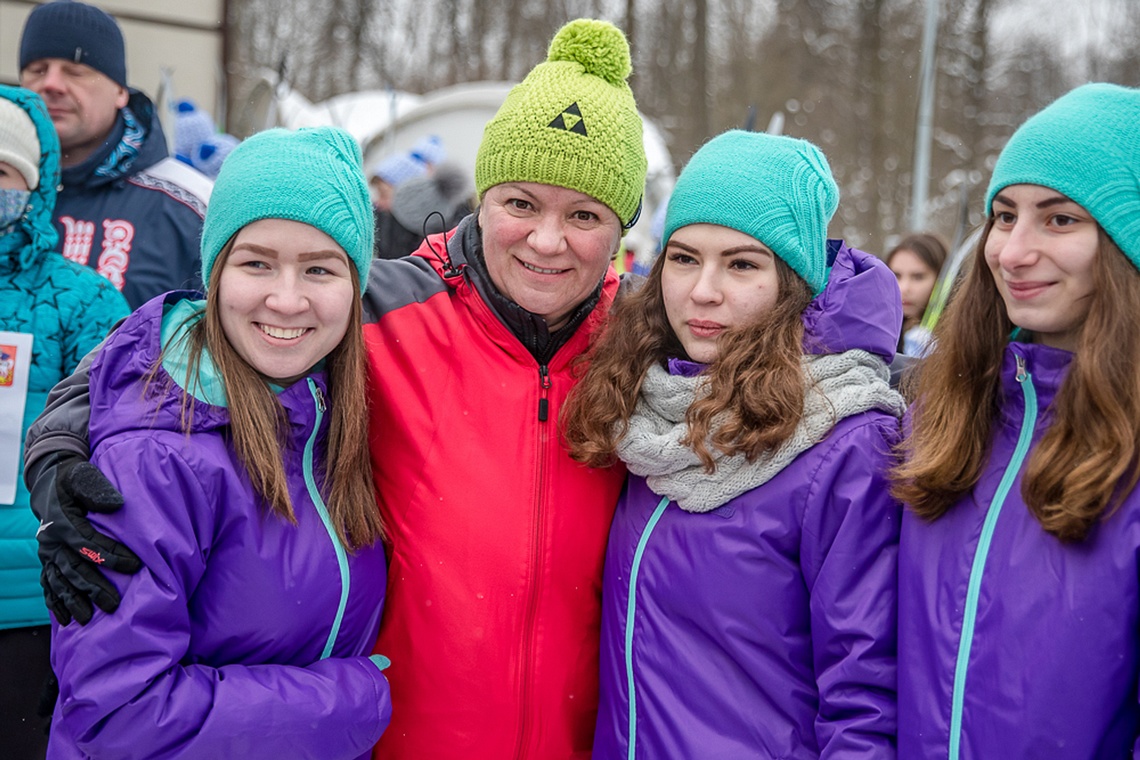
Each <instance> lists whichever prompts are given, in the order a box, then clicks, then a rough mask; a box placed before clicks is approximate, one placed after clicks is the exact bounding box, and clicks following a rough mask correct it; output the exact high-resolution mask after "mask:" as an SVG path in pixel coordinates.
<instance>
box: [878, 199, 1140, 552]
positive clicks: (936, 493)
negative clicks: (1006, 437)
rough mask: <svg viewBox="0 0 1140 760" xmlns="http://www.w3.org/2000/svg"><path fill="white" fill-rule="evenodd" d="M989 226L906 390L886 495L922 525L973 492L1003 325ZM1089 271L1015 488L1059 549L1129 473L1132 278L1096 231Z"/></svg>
mask: <svg viewBox="0 0 1140 760" xmlns="http://www.w3.org/2000/svg"><path fill="white" fill-rule="evenodd" d="M992 226H993V219H992V218H991V219H990V220H989V221H988V222H987V224H986V228H985V230H984V231H983V234H982V237H981V240H980V241H979V242H978V247H977V249H976V251H975V252H974V256H973V265H972V267H971V269H970V271H969V272H968V273H967V275H966V277H965V278H964V280H963V282H962V283H961V285H960V286H959V288H958V292H957V293H955V294H954V296H953V297H952V299H951V302H950V305H949V306H948V308H947V310H946V313H945V315H944V316H943V318H942V320H940V321H939V324H938V326H937V328H936V329H935V340H936V344H935V345H936V348H935V351H934V352H933V353H932V354H931V355H930V356H928V357H927V358H926V359H925V360H924V364H923V366H922V368H921V370H920V372H919V373H918V374H917V375H914V376H912V377H911V378H910V385H909V386H908V388H907V391H908V396H912V397H914V398H916V399H917V400H916V402H915V404H914V405H913V407H912V420H911V422H912V424H911V431H910V433H909V434H908V435H907V437H906V438H905V439H904V441H903V443H902V446H901V455H902V461H901V462H900V463H899V464H898V465H897V466H896V467H895V469H894V471H893V472H892V481H893V486H892V493H893V494H894V495H895V497H896V498H898V499H899V500H901V501H903V502H904V503H906V504H908V505H909V506H910V508H911V509H913V510H914V511H915V512H916V513H917V514H919V515H921V516H922V517H925V518H927V519H929V520H934V519H937V518H939V517H941V516H942V515H943V514H945V513H946V512H947V511H948V510H949V509H950V508H951V506H953V505H954V503H955V502H957V501H958V500H959V498H960V497H961V496H962V495H963V494H965V493H966V492H967V491H969V490H970V489H971V488H973V487H974V486H975V485H976V484H977V482H978V479H979V478H980V477H981V473H982V470H983V468H984V467H985V464H986V460H987V458H988V455H989V448H990V440H991V434H992V428H993V423H994V420H995V419H996V417H997V414H998V404H999V387H1000V371H1001V363H1002V356H1003V353H1004V351H1005V346H1006V344H1007V342H1008V336H1009V335H1010V333H1011V332H1012V331H1013V329H1014V324H1013V323H1012V322H1011V321H1010V319H1009V315H1008V314H1007V313H1006V309H1005V302H1004V301H1003V300H1002V298H1001V294H1000V293H999V292H998V289H997V286H996V284H995V283H994V279H993V275H992V274H991V272H990V270H989V267H988V266H987V265H986V262H985V244H986V238H987V237H988V236H989V233H990V229H991V227H992ZM1093 266H1094V285H1095V292H1094V293H1093V295H1092V298H1091V302H1090V304H1089V313H1088V316H1087V318H1086V319H1085V323H1084V325H1083V326H1082V328H1081V333H1080V336H1079V337H1078V340H1077V346H1078V347H1077V350H1076V353H1075V355H1074V356H1073V360H1072V363H1071V364H1070V366H1069V370H1068V374H1067V376H1066V378H1065V380H1064V382H1063V383H1062V385H1061V388H1060V390H1059V391H1058V393H1057V396H1056V398H1055V399H1054V401H1053V403H1052V404H1051V405H1050V407H1049V409H1048V412H1047V413H1048V414H1049V415H1050V417H1051V424H1050V426H1049V429H1048V430H1047V431H1046V433H1045V434H1044V435H1043V436H1042V438H1041V441H1040V443H1038V445H1037V446H1036V447H1035V448H1034V450H1033V451H1032V453H1031V454H1030V456H1029V461H1028V464H1027V466H1026V471H1025V476H1024V478H1023V480H1022V488H1021V494H1022V498H1023V499H1024V500H1025V504H1026V505H1027V506H1028V508H1029V510H1030V511H1031V512H1032V513H1033V515H1034V516H1035V517H1036V518H1037V520H1038V521H1039V522H1040V523H1041V526H1042V527H1043V528H1044V529H1045V530H1046V531H1048V532H1049V533H1052V534H1053V535H1055V536H1057V538H1059V539H1061V540H1062V541H1081V540H1083V539H1084V538H1085V537H1086V536H1087V535H1088V533H1089V531H1090V530H1091V528H1092V526H1093V525H1094V524H1095V523H1096V522H1097V521H1098V520H1100V519H1101V518H1102V517H1106V516H1108V515H1110V514H1112V512H1113V511H1114V510H1115V509H1116V508H1117V507H1119V505H1120V503H1121V502H1122V500H1123V498H1124V497H1125V496H1127V494H1128V493H1129V492H1130V491H1131V490H1132V489H1133V488H1134V487H1135V485H1136V482H1137V478H1138V475H1140V471H1138V469H1137V459H1138V453H1140V452H1138V448H1137V446H1138V444H1137V442H1138V441H1140V331H1137V330H1136V328H1135V324H1134V320H1133V319H1132V317H1133V315H1135V314H1140V275H1138V273H1137V272H1136V269H1135V267H1133V266H1132V264H1131V263H1130V262H1129V261H1128V260H1127V259H1126V258H1125V257H1124V255H1123V254H1122V253H1121V252H1120V249H1119V248H1118V247H1117V246H1116V245H1115V244H1114V243H1113V242H1112V239H1111V238H1109V237H1108V235H1106V234H1105V233H1104V231H1103V230H1099V242H1098V250H1097V255H1096V261H1095V263H1094V265H1093ZM1029 337H1031V336H1029Z"/></svg>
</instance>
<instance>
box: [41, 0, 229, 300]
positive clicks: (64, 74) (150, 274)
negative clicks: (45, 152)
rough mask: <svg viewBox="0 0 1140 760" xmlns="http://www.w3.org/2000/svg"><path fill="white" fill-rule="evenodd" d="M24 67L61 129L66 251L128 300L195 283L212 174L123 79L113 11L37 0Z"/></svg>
mask: <svg viewBox="0 0 1140 760" xmlns="http://www.w3.org/2000/svg"><path fill="white" fill-rule="evenodd" d="M19 67H20V84H21V85H23V86H24V87H27V88H28V89H30V90H33V91H35V92H36V93H38V94H39V95H40V97H41V98H43V100H44V102H45V103H46V104H47V107H48V113H49V114H50V116H51V120H52V123H53V124H54V125H55V129H56V133H57V134H58V135H59V142H60V148H61V150H62V156H61V165H62V167H63V177H62V185H63V189H62V191H61V192H60V194H59V199H58V202H57V204H56V208H55V217H54V221H55V225H56V228H57V229H58V230H59V235H60V240H61V241H62V249H63V255H64V256H65V257H66V258H68V259H71V260H72V261H74V262H76V263H79V264H86V265H87V266H90V267H92V268H94V269H95V270H96V271H98V272H99V273H100V274H101V275H103V276H104V277H106V278H107V279H109V280H110V281H111V282H112V283H114V284H115V287H117V288H118V289H119V290H121V291H122V292H123V295H124V296H126V299H127V302H128V303H129V304H130V306H131V308H135V307H137V306H139V305H141V304H142V303H143V302H144V301H146V300H147V299H148V298H150V297H151V296H154V295H157V294H158V293H162V292H164V291H167V290H172V289H174V288H179V287H186V286H190V287H196V286H197V272H198V236H199V234H200V232H201V230H202V217H203V215H204V213H205V210H206V201H207V200H208V199H209V196H210V188H211V187H212V184H211V182H210V180H209V179H207V178H206V177H205V176H203V175H202V174H200V173H199V172H196V171H194V170H193V169H191V168H190V167H188V166H186V165H185V164H182V163H180V162H178V161H175V160H174V159H172V158H170V157H169V155H168V153H167V148H166V137H165V136H164V135H163V133H162V127H161V126H160V125H159V122H158V115H157V113H156V112H155V108H154V104H153V103H152V102H151V101H150V99H149V98H147V96H146V95H144V94H143V93H141V92H139V91H138V90H135V89H132V88H130V87H128V86H127V63H126V50H125V47H124V45H123V34H122V32H121V31H120V30H119V25H118V24H117V23H116V22H115V20H114V19H113V18H111V16H109V15H107V14H106V13H105V12H103V11H102V10H100V9H98V8H96V7H95V6H92V5H87V4H85V3H80V2H72V1H71V0H55V1H54V2H50V3H46V4H44V5H39V6H37V7H36V8H35V9H33V10H32V12H31V13H30V14H29V15H28V20H27V22H26V24H25V25H24V31H23V33H22V35H21V37H20V53H19Z"/></svg>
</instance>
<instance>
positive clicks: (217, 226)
mask: <svg viewBox="0 0 1140 760" xmlns="http://www.w3.org/2000/svg"><path fill="white" fill-rule="evenodd" d="M361 164H362V161H361V156H360V146H359V145H358V144H357V142H356V140H354V139H353V138H352V135H350V134H349V133H348V132H346V131H344V130H343V129H340V128H338V127H313V128H309V129H298V130H296V131H293V130H288V129H270V130H267V131H265V132H259V133H258V134H256V135H253V136H252V137H250V138H249V139H247V140H245V141H243V142H242V143H241V144H240V145H238V146H237V147H236V148H234V149H233V151H232V152H231V153H230V154H229V156H228V157H227V158H226V160H225V162H224V163H223V164H222V170H221V172H220V173H219V174H218V179H217V180H216V181H215V182H214V191H213V193H211V195H210V205H209V206H208V207H207V208H206V220H205V222H204V224H203V226H202V282H203V283H208V282H209V278H210V270H211V269H213V267H214V260H215V259H216V258H217V257H218V253H219V252H220V251H221V250H222V248H224V247H225V245H226V243H228V242H229V240H230V238H232V237H233V236H234V235H236V234H237V232H238V230H240V229H241V228H242V227H245V226H246V225H247V224H251V223H253V222H256V221H258V220H260V219H289V220H291V221H294V222H302V223H303V224H308V225H311V226H313V227H316V228H317V229H318V230H320V231H321V232H323V233H325V234H326V235H328V236H329V237H331V238H332V239H333V240H335V241H336V242H337V244H338V245H339V246H340V247H341V248H343V249H344V250H345V253H347V254H348V257H349V258H350V259H352V263H353V264H355V265H356V272H357V274H358V275H359V276H360V289H361V291H363V290H364V288H365V284H366V283H367V280H368V268H369V267H370V266H371V264H372V235H373V232H372V226H373V220H372V204H371V202H370V201H369V198H368V186H367V184H365V181H364V170H363V168H362V165H361Z"/></svg>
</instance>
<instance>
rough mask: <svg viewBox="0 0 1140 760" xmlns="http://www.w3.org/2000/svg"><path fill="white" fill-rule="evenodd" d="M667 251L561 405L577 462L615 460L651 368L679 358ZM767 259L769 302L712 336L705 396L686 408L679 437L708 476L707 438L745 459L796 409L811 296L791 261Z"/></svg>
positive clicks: (786, 426)
mask: <svg viewBox="0 0 1140 760" xmlns="http://www.w3.org/2000/svg"><path fill="white" fill-rule="evenodd" d="M666 256H667V254H662V255H661V256H658V257H657V260H656V261H655V262H654V264H653V268H652V269H651V270H650V272H649V276H648V278H647V279H646V282H645V284H644V285H642V287H641V288H640V289H639V290H638V291H636V292H635V293H632V294H630V295H627V296H624V297H623V298H621V299H619V300H618V303H617V304H616V305H615V306H614V308H613V310H612V311H611V313H610V317H609V319H608V321H607V323H606V326H605V328H604V329H603V330H602V331H601V334H600V335H599V337H598V338H597V339H596V340H595V342H594V344H593V345H592V346H591V347H590V350H589V352H588V353H587V355H586V356H585V357H584V360H583V364H584V366H585V367H586V368H585V371H584V373H583V375H582V377H581V380H580V381H579V382H578V384H577V385H575V386H574V388H573V389H572V390H571V391H570V396H569V398H568V399H567V401H566V404H565V406H564V407H563V409H562V415H561V421H562V429H563V433H564V435H565V438H566V443H567V445H568V447H569V450H570V456H572V457H573V458H574V459H576V460H577V461H579V462H582V463H584V464H588V465H590V466H592V467H604V466H607V465H610V464H613V463H614V462H615V461H616V460H617V454H616V447H617V445H618V443H619V442H620V441H621V439H622V438H623V437H624V436H625V434H626V432H627V430H628V427H629V420H630V417H631V416H632V415H633V410H634V407H635V406H636V405H637V397H638V394H639V393H640V392H641V384H642V382H643V381H644V379H645V373H646V372H648V371H649V367H650V366H651V365H652V364H654V363H664V362H665V361H666V360H668V359H669V358H671V357H680V358H687V357H686V354H685V349H684V348H683V347H682V345H681V342H680V340H678V339H677V336H676V334H674V332H673V328H672V327H670V326H669V319H668V316H667V315H666V313H665V301H664V297H663V296H662V290H661V276H662V271H663V270H664V268H665V260H666ZM775 261H776V271H777V275H778V283H779V291H778V293H779V296H778V299H777V302H776V305H775V306H774V307H773V308H772V309H771V310H770V311H768V312H766V313H764V314H763V315H762V316H761V317H760V318H759V320H758V321H756V322H755V323H753V324H751V325H747V326H744V327H741V328H738V329H734V330H729V331H726V332H725V334H724V335H722V336H721V337H720V338H719V339H718V341H717V359H716V361H714V362H713V363H712V364H711V365H709V368H708V370H707V371H706V372H705V374H704V376H705V378H706V379H707V386H708V394H707V395H706V396H704V397H703V398H701V399H699V400H698V401H695V402H694V403H693V404H692V405H691V406H690V407H689V409H688V412H687V413H686V419H685V421H686V423H687V424H688V428H689V431H688V433H687V435H686V436H685V438H684V439H683V441H682V442H683V443H685V445H687V446H689V447H691V448H692V449H693V451H694V452H696V454H697V456H698V457H700V460H701V462H702V463H703V464H704V466H705V470H706V471H707V472H709V473H712V472H713V471H715V469H716V463H715V460H714V458H713V453H712V452H711V451H709V446H708V443H706V441H707V442H709V443H711V444H712V446H713V448H715V449H716V450H717V451H719V452H721V453H723V454H724V455H726V456H735V455H737V454H743V455H744V456H745V457H747V458H748V460H749V461H752V460H755V459H756V457H758V456H760V455H761V454H763V453H765V452H768V451H772V450H774V449H776V448H778V447H779V446H780V444H782V443H783V442H784V441H785V440H787V438H788V437H789V436H791V435H792V433H793V432H794V431H795V429H796V425H798V424H799V421H800V418H801V417H802V416H803V410H804V371H803V367H802V364H801V357H802V356H803V322H802V321H801V319H800V316H801V314H802V313H803V311H804V309H806V308H807V306H808V304H810V303H811V299H812V294H811V289H810V288H809V287H808V285H807V283H806V282H804V280H803V279H802V278H801V277H800V276H799V275H797V274H796V273H795V272H794V271H792V269H791V267H789V266H788V265H787V264H785V263H784V262H783V261H782V260H781V259H779V258H778V257H777V258H776V259H775Z"/></svg>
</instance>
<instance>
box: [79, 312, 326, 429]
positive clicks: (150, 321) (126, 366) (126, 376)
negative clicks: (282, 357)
mask: <svg viewBox="0 0 1140 760" xmlns="http://www.w3.org/2000/svg"><path fill="white" fill-rule="evenodd" d="M198 296H199V294H197V293H195V292H193V291H172V292H170V293H166V294H164V295H161V296H157V297H155V298H153V299H151V300H150V301H147V302H146V303H145V304H143V305H142V306H140V307H139V308H138V309H137V310H136V311H135V312H134V313H132V314H131V315H130V316H129V317H128V318H127V319H126V321H124V322H123V324H122V325H120V326H119V328H118V329H117V330H115V331H114V332H113V333H111V335H110V336H109V337H108V338H107V342H106V344H105V345H104V347H103V349H102V350H101V351H100V352H99V356H98V357H96V358H95V361H94V362H93V363H92V365H91V380H90V392H91V436H90V437H91V446H92V448H94V446H95V445H96V444H97V443H98V441H99V440H102V439H103V438H105V437H107V436H111V435H115V434H117V433H121V432H125V431H127V430H133V429H137V428H139V427H140V426H141V427H146V428H148V429H158V430H173V431H178V432H182V431H183V427H182V397H183V392H184V390H183V389H184V388H185V389H186V390H188V391H189V393H190V395H191V396H192V397H193V401H192V402H191V405H190V411H191V414H192V416H191V418H190V430H189V432H190V433H200V432H205V431H209V430H213V429H216V428H220V427H224V426H226V425H228V424H229V422H230V414H229V409H228V408H227V406H226V394H225V386H224V385H223V383H222V381H221V377H220V375H219V374H218V372H217V369H216V368H215V366H214V363H213V361H212V360H211V358H210V356H209V354H208V353H206V352H203V354H202V357H201V361H200V363H199V366H198V372H197V374H196V375H195V376H194V378H193V380H192V381H190V387H189V388H186V386H187V383H188V379H187V374H186V368H187V366H188V352H189V346H188V343H187V341H186V340H185V338H186V337H187V335H188V330H189V328H190V327H192V326H193V325H194V324H196V323H197V322H198V320H200V319H201V318H202V316H203V314H204V313H205V301H201V300H198ZM164 347H165V348H166V352H165V354H164V353H163V348H164ZM160 359H161V361H162V366H161V368H160V369H159V370H158V371H157V372H154V370H153V368H154V366H155V364H156V363H157V362H158V361H159V360H160ZM311 378H312V380H313V381H314V382H315V383H316V384H317V386H318V388H319V389H320V390H321V391H322V392H324V391H325V381H324V375H323V373H320V372H318V373H314V374H313V375H312V376H311ZM274 390H276V391H278V398H279V399H280V400H281V403H282V404H283V405H284V406H285V407H286V409H287V411H288V410H290V409H292V408H293V407H297V408H301V409H305V410H308V409H309V408H310V407H311V406H312V401H311V395H310V390H309V388H308V383H306V382H304V381H298V382H296V383H294V384H293V385H291V386H289V387H288V388H285V389H278V388H277V387H276V386H274ZM287 416H288V418H289V420H290V424H291V425H294V426H300V427H302V428H307V427H308V426H309V424H310V423H311V422H312V420H311V419H309V417H310V416H311V415H309V414H308V413H307V412H306V413H304V414H300V415H297V414H288V415H287Z"/></svg>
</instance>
